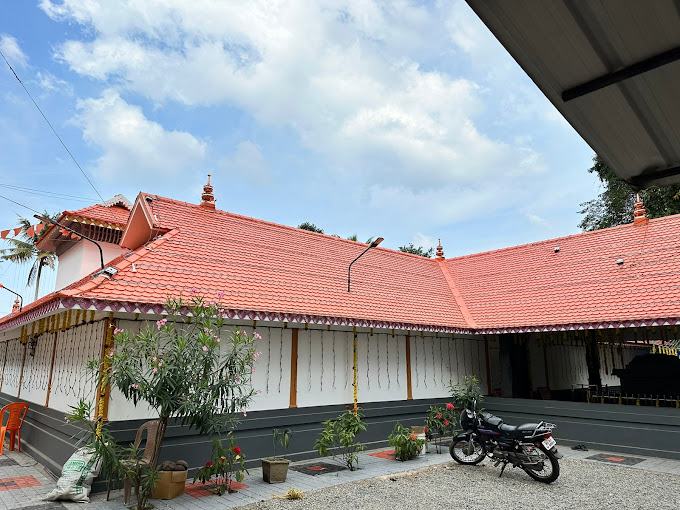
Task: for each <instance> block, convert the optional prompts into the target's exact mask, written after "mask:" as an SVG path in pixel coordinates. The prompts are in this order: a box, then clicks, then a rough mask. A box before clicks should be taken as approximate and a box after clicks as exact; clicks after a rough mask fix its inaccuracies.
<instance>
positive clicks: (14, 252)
mask: <svg viewBox="0 0 680 510" xmlns="http://www.w3.org/2000/svg"><path fill="white" fill-rule="evenodd" d="M6 241H7V242H8V243H9V244H10V245H11V247H10V248H6V249H4V250H2V255H0V258H2V260H9V261H10V262H15V263H17V264H26V263H28V262H30V261H31V259H33V257H34V256H35V253H36V250H35V247H34V246H33V244H32V243H30V242H26V241H22V240H21V239H6Z"/></svg>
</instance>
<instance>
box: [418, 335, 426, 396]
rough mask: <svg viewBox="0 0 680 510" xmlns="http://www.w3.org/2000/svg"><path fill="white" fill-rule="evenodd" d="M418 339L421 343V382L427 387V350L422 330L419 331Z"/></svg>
mask: <svg viewBox="0 0 680 510" xmlns="http://www.w3.org/2000/svg"><path fill="white" fill-rule="evenodd" d="M420 339H421V340H422V342H421V343H422V344H423V384H424V385H425V387H426V388H427V350H426V349H425V337H424V336H423V332H422V331H421V332H420Z"/></svg>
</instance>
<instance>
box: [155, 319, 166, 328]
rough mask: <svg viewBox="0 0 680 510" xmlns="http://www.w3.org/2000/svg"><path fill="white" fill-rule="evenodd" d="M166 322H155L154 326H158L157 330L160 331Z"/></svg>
mask: <svg viewBox="0 0 680 510" xmlns="http://www.w3.org/2000/svg"><path fill="white" fill-rule="evenodd" d="M166 322H168V319H165V318H164V319H161V320H159V321H156V326H158V329H161V328H162V327H163V326H165V323H166Z"/></svg>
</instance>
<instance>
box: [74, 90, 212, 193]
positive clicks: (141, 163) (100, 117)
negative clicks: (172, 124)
mask: <svg viewBox="0 0 680 510" xmlns="http://www.w3.org/2000/svg"><path fill="white" fill-rule="evenodd" d="M77 108H78V114H77V115H76V117H75V118H74V119H73V122H74V123H75V124H76V125H77V126H79V127H80V128H81V129H82V130H83V138H84V139H85V141H87V142H89V143H92V144H94V145H96V146H98V147H99V148H101V150H102V152H103V154H102V156H101V157H100V158H99V159H98V160H97V163H96V169H95V174H96V175H97V176H98V177H101V178H102V179H104V180H108V181H113V180H116V179H120V178H121V177H130V178H134V179H135V180H137V179H139V178H140V177H141V176H142V175H144V176H145V177H146V178H152V179H158V178H159V177H169V176H172V175H173V174H177V173H178V172H179V171H180V170H182V169H185V168H196V167H197V166H199V165H200V163H201V162H202V160H203V158H204V156H205V150H206V145H205V143H204V142H202V141H200V140H198V139H196V138H195V137H194V136H192V135H191V134H189V133H186V132H183V131H166V130H165V129H164V128H163V127H162V126H161V125H160V124H158V123H157V122H154V121H150V120H149V119H147V118H146V117H145V116H144V113H143V112H142V109H141V108H139V107H138V106H134V105H130V104H128V103H127V102H125V100H123V99H122V98H121V97H120V95H118V93H117V92H116V91H114V90H112V89H107V90H105V91H104V92H103V93H102V95H101V97H99V98H96V99H95V98H90V99H85V100H79V101H78V103H77Z"/></svg>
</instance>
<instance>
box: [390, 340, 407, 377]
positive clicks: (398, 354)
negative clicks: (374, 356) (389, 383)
mask: <svg viewBox="0 0 680 510" xmlns="http://www.w3.org/2000/svg"><path fill="white" fill-rule="evenodd" d="M392 338H394V330H392ZM404 357H405V356H404ZM400 366H401V352H400V349H399V344H397V386H398V387H399V388H401V381H400V380H399V372H400V371H401V368H400Z"/></svg>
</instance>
